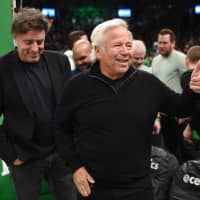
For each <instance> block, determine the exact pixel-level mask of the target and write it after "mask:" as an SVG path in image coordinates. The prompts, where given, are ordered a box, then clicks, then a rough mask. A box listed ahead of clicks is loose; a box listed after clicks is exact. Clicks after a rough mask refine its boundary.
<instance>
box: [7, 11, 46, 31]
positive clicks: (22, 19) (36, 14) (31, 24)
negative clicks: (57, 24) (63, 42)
mask: <svg viewBox="0 0 200 200" xmlns="http://www.w3.org/2000/svg"><path fill="white" fill-rule="evenodd" d="M30 30H39V31H40V30H41V31H42V30H44V31H45V33H47V32H48V31H49V22H48V19H47V18H46V17H45V16H44V15H43V14H42V12H41V11H40V10H39V9H35V8H23V9H22V10H21V11H20V12H18V13H16V14H15V15H14V18H13V21H12V25H11V29H10V32H11V34H12V35H13V34H24V33H27V32H28V31H30Z"/></svg>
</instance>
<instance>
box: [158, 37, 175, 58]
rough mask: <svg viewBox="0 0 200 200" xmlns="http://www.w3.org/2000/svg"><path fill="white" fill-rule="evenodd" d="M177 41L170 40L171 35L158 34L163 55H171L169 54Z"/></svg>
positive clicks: (159, 48)
mask: <svg viewBox="0 0 200 200" xmlns="http://www.w3.org/2000/svg"><path fill="white" fill-rule="evenodd" d="M174 46H175V42H172V41H171V40H170V35H169V34H166V35H158V52H159V53H160V54H161V55H162V56H166V57H167V56H169V54H170V53H171V52H172V50H173V49H174Z"/></svg>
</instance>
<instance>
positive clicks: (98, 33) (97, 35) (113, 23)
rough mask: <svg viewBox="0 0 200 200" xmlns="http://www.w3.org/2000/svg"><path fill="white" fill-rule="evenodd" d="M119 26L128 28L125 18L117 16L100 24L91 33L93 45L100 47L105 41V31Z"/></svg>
mask: <svg viewBox="0 0 200 200" xmlns="http://www.w3.org/2000/svg"><path fill="white" fill-rule="evenodd" d="M118 26H122V27H125V28H127V30H128V24H127V23H126V21H124V20H123V19H118V18H115V19H111V20H107V21H105V22H102V23H101V24H98V25H97V26H96V27H95V28H94V29H93V31H92V33H91V37H90V39H91V42H92V45H93V46H94V47H100V46H101V45H102V42H103V38H104V33H105V32H106V31H108V30H110V29H112V28H115V27H118Z"/></svg>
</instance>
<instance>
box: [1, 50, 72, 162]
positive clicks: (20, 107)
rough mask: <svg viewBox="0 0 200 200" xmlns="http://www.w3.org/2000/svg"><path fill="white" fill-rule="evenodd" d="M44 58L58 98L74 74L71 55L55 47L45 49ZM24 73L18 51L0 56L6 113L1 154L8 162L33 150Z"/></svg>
mask: <svg viewBox="0 0 200 200" xmlns="http://www.w3.org/2000/svg"><path fill="white" fill-rule="evenodd" d="M43 58H44V61H45V62H46V64H47V68H48V71H49V74H50V79H51V82H52V86H53V89H54V94H55V97H56V102H58V101H59V98H60V97H61V95H62V91H63V88H64V83H65V81H66V80H67V79H69V77H70V76H71V70H70V65H69V62H68V59H67V57H66V56H65V55H62V54H60V53H56V52H53V51H45V52H44V56H43ZM24 77H25V72H24V71H23V68H22V65H21V63H20V62H19V59H18V57H17V52H16V51H12V52H10V53H8V54H7V55H5V56H3V57H1V58H0V113H3V114H4V123H3V126H1V127H0V157H1V158H2V159H3V160H4V161H5V162H6V163H7V164H8V165H10V164H12V163H13V161H14V160H15V159H16V158H22V159H29V157H31V151H33V149H31V147H30V145H29V144H30V143H31V139H32V135H33V132H34V126H35V124H34V120H33V113H32V109H31V107H30V106H31V105H32V104H31V97H30V96H29V95H28V93H27V89H28V88H27V85H26V82H25V78H24Z"/></svg>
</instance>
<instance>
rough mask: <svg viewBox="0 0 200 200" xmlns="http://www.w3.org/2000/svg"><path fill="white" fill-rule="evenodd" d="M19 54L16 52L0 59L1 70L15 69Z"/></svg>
mask: <svg viewBox="0 0 200 200" xmlns="http://www.w3.org/2000/svg"><path fill="white" fill-rule="evenodd" d="M16 58H17V54H16V52H15V51H11V52H9V53H7V54H5V55H3V56H2V57H0V70H1V71H2V70H4V69H5V70H7V69H9V68H10V67H13V63H14V64H15V65H16V64H17V59H16Z"/></svg>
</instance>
